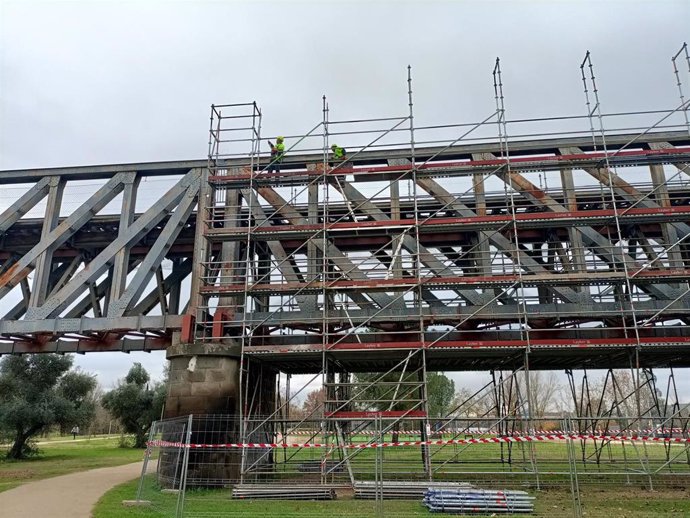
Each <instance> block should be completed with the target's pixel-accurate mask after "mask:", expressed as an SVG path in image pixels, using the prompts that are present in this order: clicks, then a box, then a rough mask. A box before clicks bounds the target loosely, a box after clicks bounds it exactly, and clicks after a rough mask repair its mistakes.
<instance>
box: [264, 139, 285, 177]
mask: <svg viewBox="0 0 690 518" xmlns="http://www.w3.org/2000/svg"><path fill="white" fill-rule="evenodd" d="M284 140H285V139H284V138H283V137H278V138H276V145H275V146H274V145H273V143H271V141H270V140H269V141H268V145H269V146H271V163H270V164H269V165H268V172H269V173H279V172H280V164H281V162H282V161H283V157H284V156H285V143H284Z"/></svg>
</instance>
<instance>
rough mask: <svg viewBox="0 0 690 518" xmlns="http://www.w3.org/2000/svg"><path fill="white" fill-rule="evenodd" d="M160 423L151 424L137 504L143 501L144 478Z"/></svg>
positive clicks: (138, 488)
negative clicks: (155, 433)
mask: <svg viewBox="0 0 690 518" xmlns="http://www.w3.org/2000/svg"><path fill="white" fill-rule="evenodd" d="M157 424H158V421H154V422H153V423H151V429H150V430H149V440H148V441H147V442H146V453H145V454H144V464H143V465H142V466H141V477H140V478H139V487H137V502H139V501H140V500H141V492H142V490H143V489H144V476H146V469H147V467H148V465H149V457H151V443H152V442H153V435H154V434H153V430H154V429H155V428H156V425H157Z"/></svg>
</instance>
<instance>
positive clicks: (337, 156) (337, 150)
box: [331, 144, 345, 162]
mask: <svg viewBox="0 0 690 518" xmlns="http://www.w3.org/2000/svg"><path fill="white" fill-rule="evenodd" d="M331 151H333V160H335V161H338V162H342V161H343V160H344V159H345V148H343V147H340V146H338V144H333V145H332V146H331Z"/></svg>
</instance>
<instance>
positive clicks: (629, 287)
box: [580, 50, 651, 485]
mask: <svg viewBox="0 0 690 518" xmlns="http://www.w3.org/2000/svg"><path fill="white" fill-rule="evenodd" d="M587 71H588V72H587ZM580 74H581V76H582V83H583V85H584V93H585V102H586V106H587V110H588V113H587V116H588V118H589V120H590V128H591V131H592V140H593V141H595V142H596V134H595V130H594V118H595V117H596V119H597V121H598V126H599V128H598V133H599V137H600V138H601V145H602V148H603V151H604V159H603V160H602V162H603V165H604V166H605V168H606V174H607V183H608V190H609V193H608V194H609V196H610V198H611V204H612V210H613V214H614V222H615V225H616V235H615V239H616V241H617V243H618V248H619V250H618V252H619V254H620V258H621V263H622V264H621V266H622V268H623V275H624V278H625V281H624V282H625V291H626V292H627V297H626V296H625V294H621V298H620V308H621V321H622V326H623V332H624V334H625V336H626V337H628V336H629V335H630V334H631V333H630V330H629V328H628V318H627V313H628V312H629V315H630V320H631V321H632V335H633V337H634V338H635V351H634V355H635V367H634V373H635V376H634V378H635V379H634V383H635V402H636V407H637V416H636V417H637V422H639V423H641V422H642V408H641V401H640V364H639V353H640V347H641V344H640V332H639V327H638V324H637V315H636V312H635V293H634V291H633V284H632V282H631V280H630V272H629V269H628V261H629V256H628V252H627V251H626V249H625V247H624V243H623V231H622V228H621V221H620V214H619V209H618V203H617V200H616V192H615V188H614V185H615V184H614V176H615V175H616V173H615V171H614V167H612V164H611V163H610V160H609V150H608V146H607V143H606V130H605V129H604V119H603V115H602V112H601V102H600V100H599V89H598V88H597V83H596V77H595V75H594V64H593V63H592V57H591V53H590V52H589V50H588V51H587V52H586V54H585V57H584V59H583V60H582V62H581V63H580ZM590 85H591V88H592V95H593V97H594V107H593V108H592V107H591V103H590V93H589V86H590ZM614 247H615V245H614ZM626 299H627V300H626ZM644 451H645V457H644V459H643V465H644V466H645V468H647V466H648V458H647V452H646V446H645V447H644ZM650 485H651V477H650Z"/></svg>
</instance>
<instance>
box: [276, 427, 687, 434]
mask: <svg viewBox="0 0 690 518" xmlns="http://www.w3.org/2000/svg"><path fill="white" fill-rule="evenodd" d="M685 431H690V430H683V429H682V428H644V429H637V430H619V429H616V428H611V429H609V430H597V431H596V433H597V434H600V435H607V434H620V433H621V432H629V433H633V434H651V433H683V432H685ZM321 433H323V432H322V431H321V430H294V431H291V432H288V433H286V434H285V435H286V436H290V435H308V436H314V435H320V434H321ZM393 433H397V434H398V435H421V433H422V432H421V431H420V430H398V431H397V432H393V431H391V430H389V431H387V432H386V434H393ZM431 433H432V434H434V435H448V434H457V433H466V434H471V433H474V434H486V433H495V432H492V431H491V430H487V429H484V430H482V429H479V428H470V429H466V428H458V429H455V428H444V429H442V430H437V431H432V432H431ZM532 433H533V434H537V435H553V434H561V435H568V433H569V432H566V431H564V430H534V431H533V432H532ZM346 435H365V436H376V435H379V433H378V432H375V431H371V430H362V431H359V432H347V433H346ZM509 435H522V432H514V433H511V434H509Z"/></svg>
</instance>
